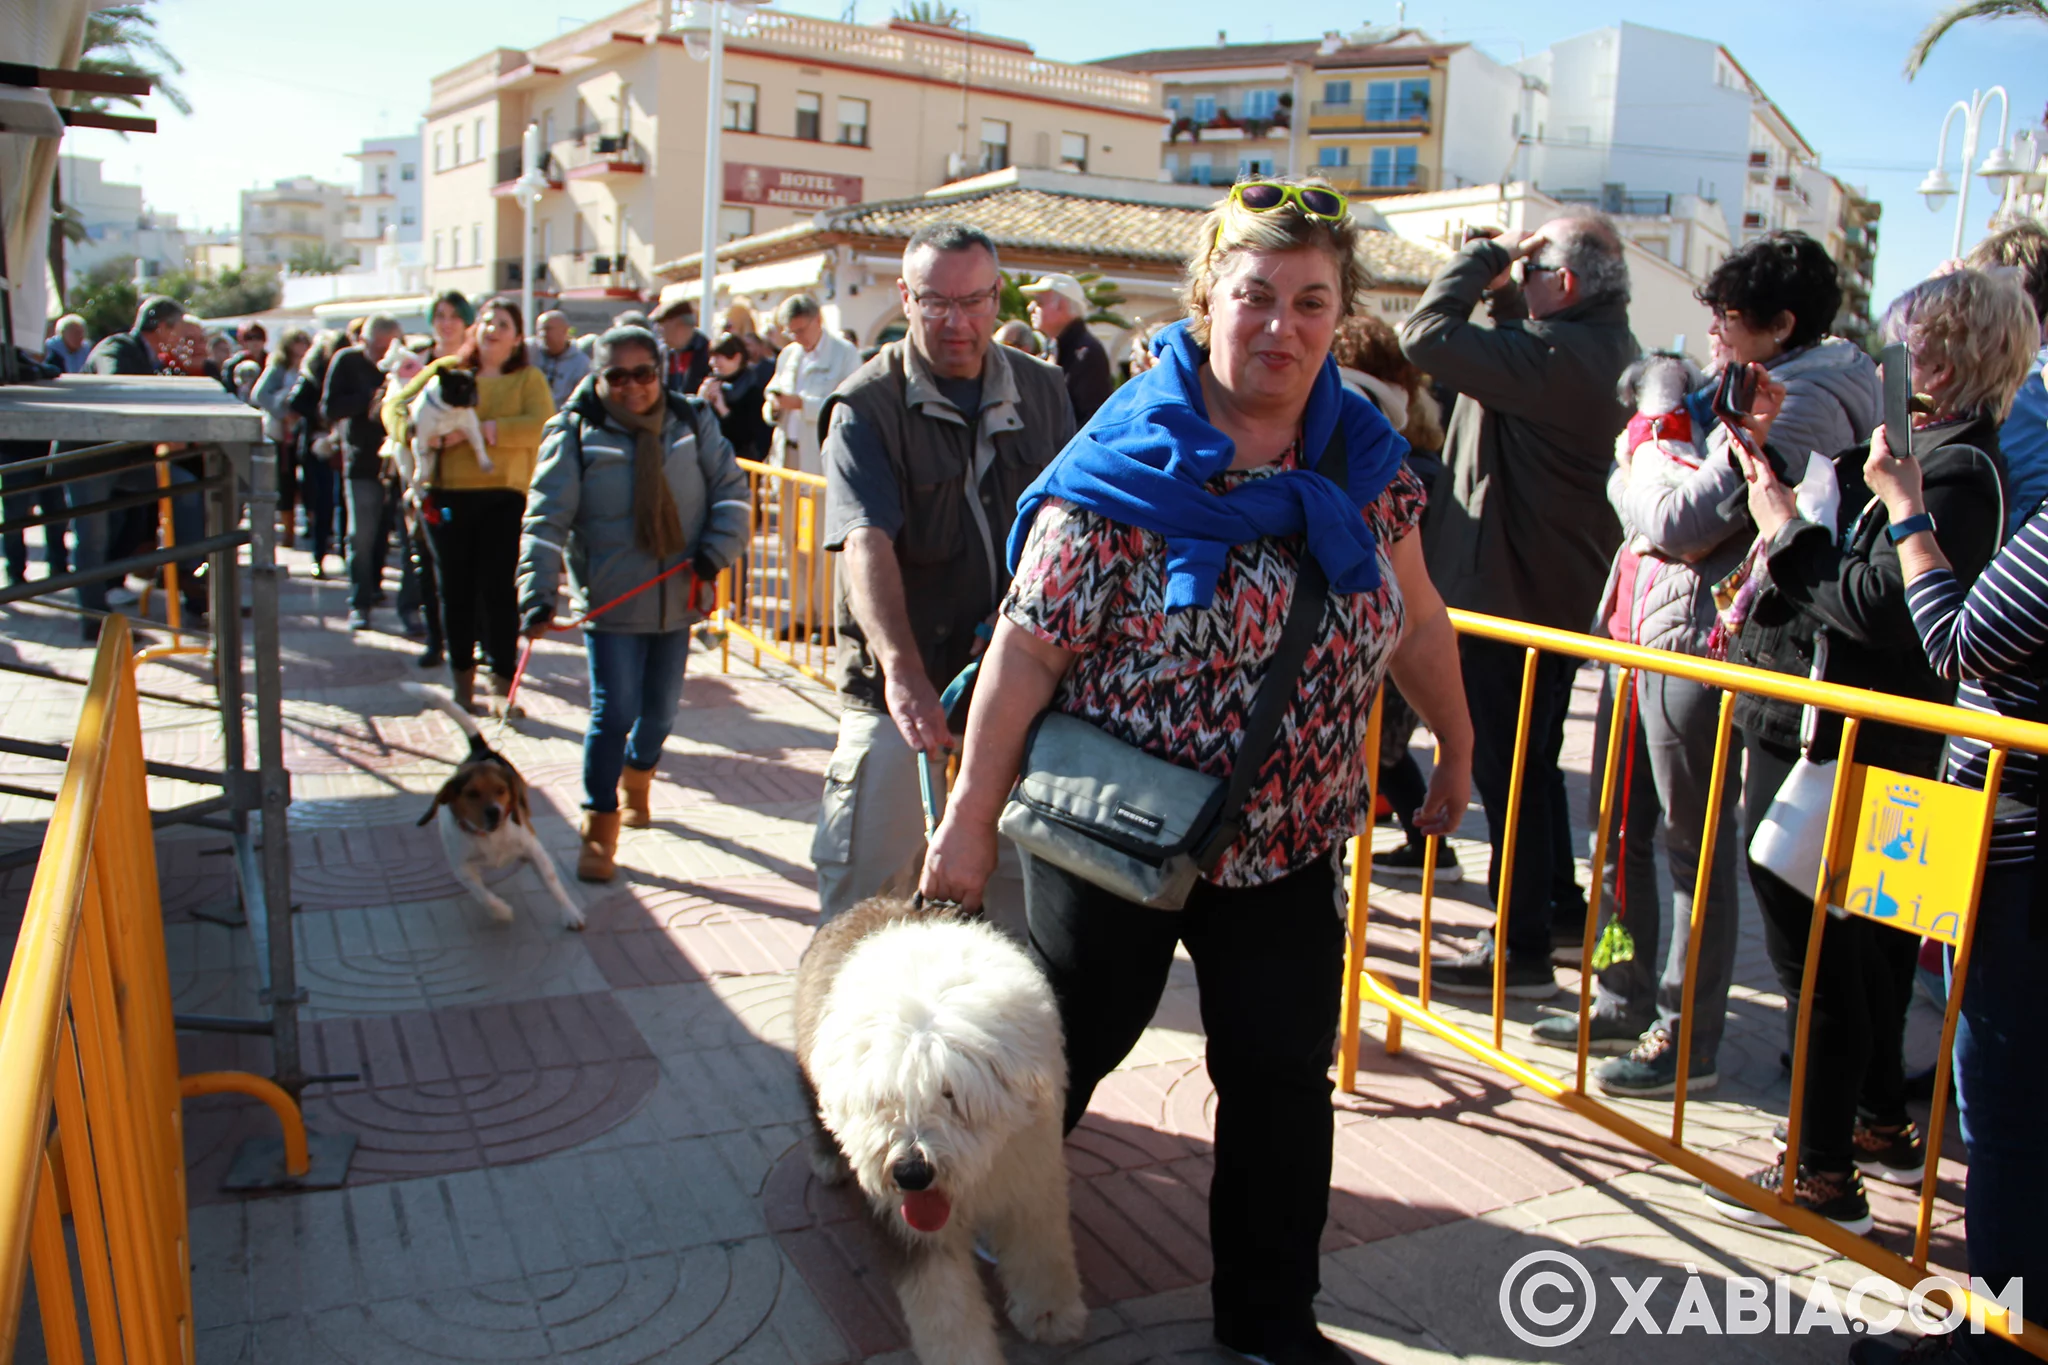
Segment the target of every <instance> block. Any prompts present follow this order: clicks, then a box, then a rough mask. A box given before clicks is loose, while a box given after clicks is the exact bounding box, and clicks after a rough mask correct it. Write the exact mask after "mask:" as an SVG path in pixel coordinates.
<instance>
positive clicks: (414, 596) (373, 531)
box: [346, 478, 421, 615]
mask: <svg viewBox="0 0 2048 1365" xmlns="http://www.w3.org/2000/svg"><path fill="white" fill-rule="evenodd" d="M346 492H347V494H348V577H349V583H350V585H351V590H350V593H349V603H348V604H349V605H350V606H351V607H353V608H355V609H356V610H357V611H361V612H367V611H369V610H370V608H371V607H373V606H375V605H376V603H377V594H378V593H380V592H382V591H383V590H384V560H385V556H386V555H387V554H388V553H389V550H390V545H391V536H392V533H393V532H394V531H395V532H397V534H398V604H397V605H398V611H399V614H400V615H404V614H405V613H406V612H411V611H418V610H419V609H420V601H421V594H420V582H419V573H418V571H417V569H416V568H415V566H414V564H413V556H412V538H411V536H410V535H408V534H407V531H406V525H405V518H404V517H402V516H400V515H399V514H398V492H397V485H396V484H393V483H386V482H385V481H384V480H383V479H380V478H370V479H356V478H351V479H350V480H349V481H348V487H347V490H346Z"/></svg>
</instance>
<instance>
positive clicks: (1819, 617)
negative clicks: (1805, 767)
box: [1728, 420, 2005, 777]
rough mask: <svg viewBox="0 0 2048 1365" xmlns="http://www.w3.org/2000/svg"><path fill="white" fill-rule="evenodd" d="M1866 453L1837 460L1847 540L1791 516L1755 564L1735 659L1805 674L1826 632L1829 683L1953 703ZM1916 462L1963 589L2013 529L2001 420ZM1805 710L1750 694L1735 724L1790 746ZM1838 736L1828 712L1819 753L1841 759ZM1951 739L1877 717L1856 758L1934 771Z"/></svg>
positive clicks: (1733, 646) (1976, 425)
mask: <svg viewBox="0 0 2048 1365" xmlns="http://www.w3.org/2000/svg"><path fill="white" fill-rule="evenodd" d="M1869 455H1870V448H1869V447H1868V446H1867V445H1866V446H1857V447H1855V448H1854V449H1851V450H1845V451H1843V452H1842V453H1841V454H1839V455H1837V456H1835V461H1834V462H1835V477H1836V478H1837V479H1838V480H1839V481H1840V483H1841V486H1842V505H1841V513H1840V517H1839V521H1840V525H1841V529H1842V544H1841V545H1840V546H1836V545H1834V544H1832V543H1830V541H1829V538H1828V536H1827V535H1826V533H1824V532H1823V531H1822V530H1821V528H1820V527H1818V526H1815V525H1813V524H1812V523H1810V522H1804V521H1793V522H1788V523H1787V524H1786V525H1785V526H1784V528H1783V529H1781V530H1780V531H1779V532H1778V534H1777V536H1776V537H1775V538H1774V539H1773V540H1772V542H1771V544H1770V546H1769V547H1768V550H1767V554H1766V558H1765V562H1764V565H1763V566H1762V567H1760V568H1759V570H1758V571H1759V572H1763V573H1767V574H1768V578H1767V580H1766V581H1765V584H1764V586H1763V588H1762V590H1761V591H1760V592H1758V594H1757V597H1756V601H1755V603H1754V604H1753V605H1752V606H1751V608H1750V613H1749V617H1748V619H1747V620H1745V621H1744V622H1743V626H1742V631H1741V633H1740V634H1739V635H1738V636H1737V637H1736V638H1735V639H1734V640H1733V641H1732V642H1731V643H1730V646H1729V650H1728V658H1729V661H1730V662H1732V663H1741V664H1749V665H1751V666H1753V667H1756V668H1767V669H1770V670H1771V671H1772V672H1774V673H1790V674H1794V675H1796V676H1798V677H1802V678H1804V677H1807V676H1809V675H1810V674H1811V671H1812V669H1813V654H1814V634H1815V632H1816V631H1817V630H1823V629H1824V630H1825V631H1826V632H1827V637H1828V664H1827V677H1826V681H1828V682H1832V683H1841V684H1844V685H1845V686H1849V687H1861V688H1866V689H1868V690H1870V691H1873V692H1886V693H1889V694H1891V695H1893V696H1898V697H1914V698H1917V699H1919V700H1921V701H1931V702H1939V703H1941V704H1943V705H1950V704H1953V703H1954V701H1955V698H1956V685H1955V684H1954V683H1952V682H1944V681H1943V680H1942V679H1940V678H1938V677H1936V676H1935V673H1934V670H1933V669H1932V668H1931V667H1929V666H1928V663H1927V656H1926V654H1925V652H1924V651H1923V650H1922V649H1921V647H1920V635H1919V632H1917V631H1916V630H1914V628H1913V614H1912V612H1911V611H1910V610H1909V609H1908V608H1907V606H1906V585H1905V578H1904V575H1902V574H1901V573H1900V571H1899V552H1898V549H1897V547H1896V546H1894V545H1893V544H1892V542H1891V538H1890V537H1889V536H1887V535H1886V534H1885V528H1886V527H1887V526H1889V525H1890V524H1891V518H1890V516H1889V515H1887V513H1886V512H1885V507H1884V504H1883V503H1882V502H1879V501H1878V500H1877V499H1876V498H1874V497H1873V496H1872V495H1871V493H1870V490H1869V488H1868V486H1867V485H1866V484H1865V483H1864V482H1863V462H1864V460H1866V459H1867V458H1869ZM1919 458H1920V464H1921V470H1922V474H1923V477H1924V480H1925V484H1926V490H1927V494H1926V496H1927V510H1928V511H1929V512H1930V513H1932V514H1933V517H1934V525H1935V531H1934V538H1935V540H1936V542H1937V543H1939V544H1940V546H1941V551H1942V553H1943V554H1945V555H1947V556H1948V561H1949V563H1950V564H1952V565H1954V566H1955V573H1956V579H1957V581H1958V582H1960V583H1961V584H1962V585H1963V587H1964V588H1965V589H1966V590H1967V589H1968V587H1969V586H1970V584H1971V583H1973V582H1975V581H1976V578H1977V575H1978V574H1980V573H1982V572H1983V571H1984V566H1985V565H1986V564H1988V563H1990V562H1991V556H1992V555H1994V554H1996V553H1997V552H1998V544H1999V541H2000V540H2001V539H2002V538H2003V536H2004V532H2005V512H2004V495H2003V491H2002V490H2003V486H2004V481H2005V471H2004V459H2003V457H2002V456H2001V455H2000V454H1999V450H1998V427H1997V426H1996V424H1994V423H1992V422H1990V421H1988V420H1980V421H1977V422H1973V423H1971V424H1969V425H1968V426H1964V427H1952V428H1950V429H1949V430H1948V432H1947V433H1946V439H1944V440H1942V443H1941V444H1940V445H1939V446H1938V447H1936V448H1935V449H1933V450H1927V451H1921V452H1919ZM1799 714H1800V708H1799V707H1797V706H1794V705H1792V704H1791V703H1790V702H1782V701H1774V700H1769V699H1766V698H1763V697H1757V696H1743V697H1740V698H1738V699H1737V700H1736V703H1735V724H1736V727H1737V728H1739V729H1741V730H1742V731H1743V732H1745V733H1746V734H1750V735H1754V736H1756V737H1757V738H1759V739H1762V740H1764V741H1766V742H1768V743H1772V744H1776V745H1779V746H1781V747H1784V748H1788V749H1790V748H1796V747H1797V746H1798V744H1799ZM1841 735H1842V722H1841V717H1839V716H1835V715H1827V714H1823V715H1822V716H1821V718H1820V726H1819V730H1818V733H1817V735H1816V737H1815V741H1814V746H1813V757H1814V758H1815V759H1816V760H1820V761H1826V760H1828V759H1831V758H1833V757H1834V756H1835V751H1836V749H1837V747H1838V746H1839V744H1840V743H1841ZM1946 744H1947V740H1946V739H1945V738H1944V737H1943V736H1941V735H1937V734H1933V733H1930V732H1928V731H1923V730H1906V729H1901V728H1899V727H1897V726H1891V725H1879V724H1869V725H1865V726H1864V727H1863V730H1862V733H1861V736H1860V737H1859V738H1858V739H1857V741H1856V758H1857V760H1858V761H1859V762H1863V763H1874V764H1877V765H1879V766H1881V767H1886V768H1892V769H1896V770H1897V771H1899V772H1905V773H1911V774H1913V775H1914V776H1916V777H1933V776H1935V775H1936V774H1938V773H1939V772H1940V770H1941V755H1942V750H1943V748H1944V747H1945V746H1946Z"/></svg>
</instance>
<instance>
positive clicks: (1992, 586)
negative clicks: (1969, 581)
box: [1906, 512, 2048, 680]
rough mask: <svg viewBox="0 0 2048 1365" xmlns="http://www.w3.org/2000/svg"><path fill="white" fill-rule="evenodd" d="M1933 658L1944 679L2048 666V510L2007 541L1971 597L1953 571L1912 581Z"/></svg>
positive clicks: (1915, 609) (1910, 599)
mask: <svg viewBox="0 0 2048 1365" xmlns="http://www.w3.org/2000/svg"><path fill="white" fill-rule="evenodd" d="M1906 603H1907V605H1908V607H1910V608H1911V610H1912V613H1913V626H1914V629H1916V630H1917V631H1918V632H1919V634H1920V643H1921V646H1922V647H1923V648H1924V649H1925V650H1926V652H1927V661H1928V663H1930V664H1931V665H1933V667H1934V671H1935V672H1936V673H1938V674H1939V675H1941V676H1942V677H1944V678H1947V679H1950V680H1957V679H1962V678H1997V677H2001V676H2005V675H2013V674H2020V675H2025V674H2029V673H2032V672H2034V671H2035V670H2036V669H2037V668H2038V667H2039V666H2041V665H2042V664H2044V663H2048V512H2041V513H2036V514H2035V515H2034V516H2033V517H2032V518H2030V519H2029V520H2028V521H2027V524H2026V525H2025V526H2022V527H2021V528H2020V531H2019V534H2018V535H2016V536H2014V537H2013V538H2012V539H2011V540H2009V541H2007V542H2006V544H2005V548H2004V549H2002V550H2000V551H1999V552H1998V554H1997V556H1996V557H1995V558H1993V559H1992V561H1991V563H1990V564H1989V565H1988V566H1986V568H1985V570H1984V572H1983V573H1982V574H1981V575H1979V576H1978V579H1977V581H1976V583H1975V584H1973V585H1972V586H1971V588H1970V590H1969V592H1968V593H1967V594H1966V593H1965V592H1964V591H1963V588H1962V585H1961V584H1960V583H1958V582H1957V581H1956V576H1955V575H1954V574H1953V573H1952V572H1950V571H1949V570H1947V569H1938V570H1936V571H1934V572H1933V573H1927V574H1922V575H1921V576H1920V577H1918V578H1916V579H1914V580H1913V581H1912V582H1911V583H1909V584H1907V585H1906Z"/></svg>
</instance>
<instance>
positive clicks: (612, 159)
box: [563, 133, 647, 180]
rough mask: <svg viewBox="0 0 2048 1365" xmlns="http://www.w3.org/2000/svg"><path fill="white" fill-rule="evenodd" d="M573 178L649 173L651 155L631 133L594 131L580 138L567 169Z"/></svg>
mask: <svg viewBox="0 0 2048 1365" xmlns="http://www.w3.org/2000/svg"><path fill="white" fill-rule="evenodd" d="M563 174H564V176H565V178H567V179H570V180H611V179H616V178H618V177H620V176H628V175H645V174H647V156H646V153H645V151H644V150H643V149H642V148H641V146H640V143H639V140H638V139H636V138H635V137H633V135H632V134H630V133H609V134H594V135H592V136H589V137H586V138H584V139H582V140H580V141H578V142H577V144H576V145H575V147H573V148H572V149H571V150H570V152H569V156H568V165H567V166H566V167H565V168H564V172H563Z"/></svg>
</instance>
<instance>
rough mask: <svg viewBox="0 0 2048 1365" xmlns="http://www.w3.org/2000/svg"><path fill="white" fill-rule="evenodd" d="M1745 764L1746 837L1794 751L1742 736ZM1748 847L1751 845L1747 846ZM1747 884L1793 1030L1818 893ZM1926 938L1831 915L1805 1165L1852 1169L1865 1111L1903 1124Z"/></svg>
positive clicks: (1757, 874)
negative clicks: (1916, 986)
mask: <svg viewBox="0 0 2048 1365" xmlns="http://www.w3.org/2000/svg"><path fill="white" fill-rule="evenodd" d="M1742 743H1743V751H1744V753H1745V754H1746V755H1747V756H1748V759H1749V772H1748V776H1747V777H1746V779H1745V781H1744V787H1743V792H1744V800H1743V806H1744V810H1743V814H1744V820H1743V824H1744V826H1745V829H1746V830H1747V832H1748V836H1749V837H1750V838H1754V837H1755V832H1756V826H1757V822H1758V821H1760V820H1761V819H1763V815H1764V812H1765V811H1767V810H1769V809H1770V806H1771V798H1772V797H1774V796H1776V795H1777V793H1778V788H1779V787H1781V786H1783V785H1784V782H1785V775H1786V774H1787V773H1789V772H1790V771H1791V770H1792V765H1793V763H1795V762H1796V761H1797V760H1798V758H1799V754H1798V751H1797V750H1794V749H1785V748H1780V747H1779V746H1778V745H1775V744H1768V743H1766V742H1764V741H1763V740H1760V739H1758V738H1756V737H1755V736H1754V735H1748V734H1745V735H1744V736H1743V737H1742ZM1745 846H1746V844H1745ZM1749 884H1750V887H1751V889H1752V890H1754V891H1755V892H1756V903H1757V906H1758V908H1759V909H1761V910H1762V911H1763V917H1764V948H1765V950H1766V951H1767V952H1768V953H1769V954H1770V957H1771V967H1772V969H1773V970H1775V971H1776V972H1777V974H1778V983H1779V985H1780V986H1782V987H1783V988H1784V991H1785V1003H1786V1010H1787V1011H1788V1015H1789V1017H1788V1019H1787V1026H1788V1031H1789V1028H1790V1026H1791V1023H1792V1020H1793V1019H1796V1018H1797V1015H1798V1009H1799V990H1800V985H1801V982H1802V981H1803V979H1804V973H1805V971H1806V940H1807V935H1808V933H1809V932H1810V931H1811V930H1812V928H1813V889H1812V888H1811V887H1808V888H1805V889H1804V890H1802V889H1799V888H1797V887H1793V886H1788V885H1786V884H1785V883H1784V882H1782V881H1780V880H1779V879H1778V878H1777V877H1776V876H1774V875H1772V874H1771V873H1769V872H1766V871H1765V870H1764V869H1763V868H1761V867H1758V866H1757V865H1756V864H1755V863H1750V864H1749ZM1919 956H1920V940H1919V939H1917V938H1915V937H1913V936H1912V935H1910V934H1904V933H1901V932H1899V931H1898V930H1897V929H1893V928H1890V927H1889V926H1886V925H1883V924H1879V923H1877V922H1876V921H1875V920H1868V919H1863V918H1861V917H1859V916H1854V915H1852V916H1849V917H1848V918H1845V919H1838V918H1836V917H1835V916H1832V915H1830V916H1829V917H1828V922H1827V927H1826V928H1824V929H1823V930H1821V936H1820V967H1819V970H1818V971H1817V973H1816V974H1815V976H1814V981H1813V1022H1812V1026H1811V1041H1810V1042H1809V1043H1808V1044H1807V1051H1806V1098H1805V1107H1804V1109H1802V1110H1801V1113H1802V1115H1803V1117H1802V1119H1801V1127H1800V1130H1799V1160H1800V1161H1801V1162H1802V1163H1803V1164H1805V1165H1809V1166H1811V1167H1813V1168H1814V1169H1815V1170H1818V1171H1830V1172H1837V1173H1839V1172H1843V1171H1847V1170H1850V1169H1851V1168H1852V1167H1853V1166H1854V1165H1855V1154H1854V1150H1853V1147H1852V1144H1851V1141H1850V1135H1851V1134H1852V1133H1853V1132H1854V1131H1855V1126H1856V1115H1857V1111H1858V1110H1859V1109H1860V1110H1861V1111H1862V1112H1863V1113H1864V1114H1865V1115H1866V1116H1867V1118H1868V1119H1869V1121H1870V1122H1872V1123H1877V1124H1883V1125H1891V1124H1897V1123H1904V1122H1905V1121H1906V1118H1907V1115H1906V1064H1905V1051H1904V1049H1905V1042H1906V1010H1907V1007H1908V1006H1909V1005H1911V1003H1912V1000H1913V968H1914V965H1915V963H1916V962H1917V960H1918V958H1919Z"/></svg>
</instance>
